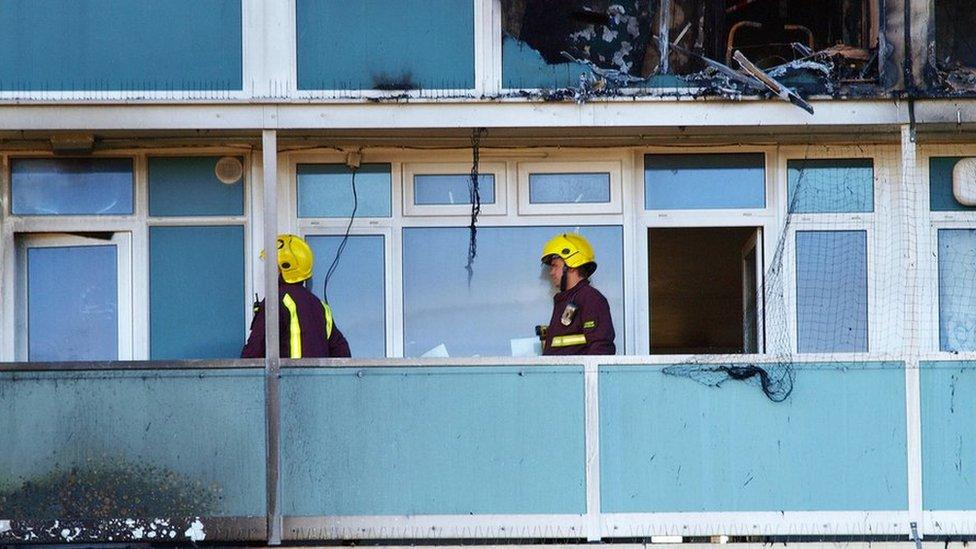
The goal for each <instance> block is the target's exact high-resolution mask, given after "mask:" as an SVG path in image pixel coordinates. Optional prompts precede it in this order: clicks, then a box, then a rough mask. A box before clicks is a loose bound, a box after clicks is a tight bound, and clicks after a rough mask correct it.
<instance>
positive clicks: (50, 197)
mask: <svg viewBox="0 0 976 549" xmlns="http://www.w3.org/2000/svg"><path fill="white" fill-rule="evenodd" d="M10 179H11V194H12V196H11V212H12V213H13V214H15V215H125V214H131V213H132V159H131V158H16V159H14V160H13V161H12V162H11V166H10Z"/></svg>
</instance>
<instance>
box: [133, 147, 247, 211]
mask: <svg viewBox="0 0 976 549" xmlns="http://www.w3.org/2000/svg"><path fill="white" fill-rule="evenodd" d="M220 158H221V157H219V156H177V157H153V158H150V159H149V215H152V216H159V217H169V216H211V215H214V216H216V215H244V178H243V177H241V178H240V179H238V180H237V182H236V183H230V184H226V183H222V182H221V181H220V180H219V179H217V174H216V173H215V172H214V168H215V167H216V166H217V161H218V160H220ZM238 160H240V161H242V162H243V159H241V158H238Z"/></svg>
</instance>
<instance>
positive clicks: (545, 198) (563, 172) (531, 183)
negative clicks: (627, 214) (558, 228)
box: [518, 162, 623, 214]
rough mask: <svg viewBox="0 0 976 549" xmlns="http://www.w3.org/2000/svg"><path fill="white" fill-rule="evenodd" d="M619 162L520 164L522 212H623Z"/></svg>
mask: <svg viewBox="0 0 976 549" xmlns="http://www.w3.org/2000/svg"><path fill="white" fill-rule="evenodd" d="M620 172H621V166H620V163H619V162H524V163H521V164H519V168H518V173H519V213H522V214H567V213H620V212H621V211H622V208H623V207H622V205H621V199H620V184H621V183H620V181H621V178H620Z"/></svg>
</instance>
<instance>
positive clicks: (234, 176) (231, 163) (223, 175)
mask: <svg viewBox="0 0 976 549" xmlns="http://www.w3.org/2000/svg"><path fill="white" fill-rule="evenodd" d="M214 174H215V175H216V176H217V179H219V180H220V182H221V183H223V184H224V185H233V184H234V183H237V182H238V181H240V180H241V178H242V177H244V165H243V164H241V160H240V159H239V158H236V157H233V156H224V157H222V158H221V159H220V160H218V161H217V165H216V166H214Z"/></svg>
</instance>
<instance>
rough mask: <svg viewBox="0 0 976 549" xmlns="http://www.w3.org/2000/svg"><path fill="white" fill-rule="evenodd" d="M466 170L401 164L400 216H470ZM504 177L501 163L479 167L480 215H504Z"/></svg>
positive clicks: (455, 166) (443, 165) (459, 166)
mask: <svg viewBox="0 0 976 549" xmlns="http://www.w3.org/2000/svg"><path fill="white" fill-rule="evenodd" d="M470 170H471V166H470V165H466V164H460V163H458V164H453V163H451V164H449V163H408V164H404V166H403V182H404V183H403V213H404V215H409V216H419V215H465V216H468V215H471V173H470ZM505 174H506V169H505V164H504V163H503V162H480V163H479V165H478V190H479V195H480V197H481V215H505V213H506V211H507V208H506V203H507V200H506V195H507V193H506V190H507V189H506V181H507V179H506V177H505Z"/></svg>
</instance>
